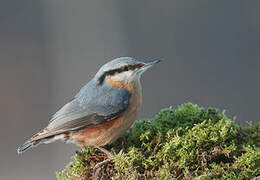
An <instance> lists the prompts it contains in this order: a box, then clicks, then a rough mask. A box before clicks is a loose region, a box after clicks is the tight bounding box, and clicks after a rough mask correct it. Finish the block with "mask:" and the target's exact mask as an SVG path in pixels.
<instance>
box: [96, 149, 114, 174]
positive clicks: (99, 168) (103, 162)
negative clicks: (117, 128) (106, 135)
mask: <svg viewBox="0 0 260 180" xmlns="http://www.w3.org/2000/svg"><path fill="white" fill-rule="evenodd" d="M95 148H97V149H99V150H100V151H102V152H103V153H105V154H106V155H107V157H108V159H106V160H104V161H102V162H100V163H97V164H96V165H95V166H94V168H93V179H98V175H99V172H100V170H101V167H102V166H104V165H106V164H108V163H109V162H111V161H112V160H113V159H114V155H113V154H112V153H110V152H109V151H108V150H106V149H104V148H102V147H98V146H95Z"/></svg>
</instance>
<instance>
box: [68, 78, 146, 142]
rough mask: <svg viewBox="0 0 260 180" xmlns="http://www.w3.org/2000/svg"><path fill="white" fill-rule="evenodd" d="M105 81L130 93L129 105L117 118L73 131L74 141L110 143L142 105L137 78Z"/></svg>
mask: <svg viewBox="0 0 260 180" xmlns="http://www.w3.org/2000/svg"><path fill="white" fill-rule="evenodd" d="M107 83H108V85H109V86H111V87H113V88H119V89H125V90H127V91H128V92H129V94H131V96H130V103H129V106H128V107H127V109H126V110H125V111H124V113H123V114H122V115H121V116H120V117H119V118H116V119H113V120H110V121H107V122H104V123H101V124H98V125H93V126H90V127H87V128H86V129H83V130H81V131H80V132H74V133H73V135H72V141H73V142H74V143H76V144H80V145H96V146H104V145H106V144H110V143H112V142H114V141H115V140H116V139H117V138H119V137H120V136H121V135H123V134H124V133H125V131H126V130H127V129H129V128H130V126H131V125H132V124H133V122H134V121H135V120H136V117H137V113H138V112H139V109H140V107H141V105H142V87H141V83H140V81H139V79H136V80H134V81H132V82H124V83H119V82H115V81H112V80H111V81H110V80H109V79H107Z"/></svg>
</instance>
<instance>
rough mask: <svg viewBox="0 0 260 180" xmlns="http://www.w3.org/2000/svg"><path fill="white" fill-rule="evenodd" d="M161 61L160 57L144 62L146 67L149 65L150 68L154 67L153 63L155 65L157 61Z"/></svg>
mask: <svg viewBox="0 0 260 180" xmlns="http://www.w3.org/2000/svg"><path fill="white" fill-rule="evenodd" d="M159 62H161V60H159V59H156V60H152V61H148V62H145V63H144V66H143V67H144V68H146V67H148V68H150V67H152V66H153V65H155V64H157V63H159Z"/></svg>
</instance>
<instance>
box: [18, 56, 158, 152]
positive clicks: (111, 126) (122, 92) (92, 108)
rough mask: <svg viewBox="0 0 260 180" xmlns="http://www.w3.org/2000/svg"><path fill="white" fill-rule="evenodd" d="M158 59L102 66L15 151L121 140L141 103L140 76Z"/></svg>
mask: <svg viewBox="0 0 260 180" xmlns="http://www.w3.org/2000/svg"><path fill="white" fill-rule="evenodd" d="M158 62H160V61H159V60H155V61H151V62H141V61H139V60H137V59H134V58H130V57H121V58H117V59H114V60H112V61H110V62H108V63H107V64H105V65H103V66H102V67H101V68H100V69H99V71H98V72H97V74H96V75H95V76H94V78H93V79H92V80H91V81H89V83H87V84H86V85H85V86H84V87H83V88H82V89H81V90H80V91H79V93H78V94H77V95H76V96H75V97H74V98H73V100H71V101H70V102H69V103H67V104H66V105H65V106H63V107H62V108H61V109H60V110H59V111H58V112H56V113H55V114H54V115H53V117H52V118H51V120H50V122H49V124H48V125H47V127H46V128H44V129H43V130H42V131H40V132H39V133H37V134H36V135H34V136H32V137H31V139H29V140H28V141H27V142H25V143H24V144H23V145H22V146H21V147H19V148H18V150H17V151H18V153H22V152H24V151H26V150H27V149H29V148H31V147H35V146H37V145H39V144H41V143H45V144H48V143H51V142H54V141H56V140H63V141H65V142H72V143H75V144H77V145H80V146H82V147H85V146H95V147H97V148H99V149H100V150H101V151H103V152H105V153H106V154H108V155H109V153H108V152H107V151H106V150H105V149H103V148H101V147H102V146H104V145H106V144H110V143H112V142H113V141H115V140H116V139H117V138H118V137H120V136H121V135H122V134H123V133H124V132H125V131H126V130H127V129H128V128H129V127H130V126H131V125H132V124H133V122H134V121H135V119H136V115H137V113H138V111H139V109H140V107H141V104H142V88H141V83H140V77H141V75H142V73H143V72H145V71H146V70H147V69H149V68H150V67H152V66H153V65H154V64H156V63H158Z"/></svg>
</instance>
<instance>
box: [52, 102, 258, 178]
mask: <svg viewBox="0 0 260 180" xmlns="http://www.w3.org/2000/svg"><path fill="white" fill-rule="evenodd" d="M259 138H260V123H258V124H256V125H255V126H253V125H252V124H250V126H249V127H248V128H244V127H241V126H239V125H237V124H236V123H235V122H234V120H232V119H229V118H228V117H226V115H225V112H221V113H220V112H218V110H217V109H215V108H208V109H204V108H201V107H199V106H198V105H194V104H191V103H187V104H183V105H181V106H179V107H177V108H176V109H173V108H171V107H170V108H167V109H163V110H161V112H159V113H158V114H157V115H156V116H155V118H154V120H152V121H150V120H141V121H136V122H135V124H134V125H133V126H132V128H131V129H130V130H129V131H128V132H127V133H126V134H125V136H123V137H121V138H119V139H118V140H117V141H116V142H115V143H113V144H112V145H110V146H107V147H106V148H107V149H108V150H110V151H112V152H113V153H114V155H115V158H114V160H113V162H111V163H110V165H107V166H104V167H102V168H103V170H102V174H101V175H100V176H101V177H106V178H105V179H109V178H111V179H112V177H113V178H114V179H152V178H156V179H193V178H196V179H250V178H253V177H256V176H259V174H260V149H259V142H260V139H259ZM104 159H105V157H104V155H102V153H101V152H99V151H98V150H95V149H93V148H87V149H85V150H82V152H80V153H77V154H76V155H75V156H74V157H73V161H72V162H71V163H70V164H69V165H68V166H67V167H66V168H65V170H63V171H62V172H59V173H57V179H59V180H73V179H89V178H90V177H91V174H92V168H93V166H94V165H95V164H96V163H97V162H101V161H103V160H104Z"/></svg>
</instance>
